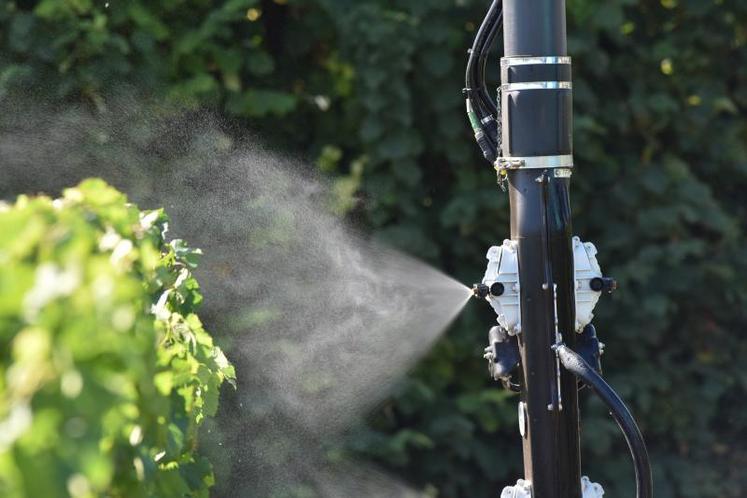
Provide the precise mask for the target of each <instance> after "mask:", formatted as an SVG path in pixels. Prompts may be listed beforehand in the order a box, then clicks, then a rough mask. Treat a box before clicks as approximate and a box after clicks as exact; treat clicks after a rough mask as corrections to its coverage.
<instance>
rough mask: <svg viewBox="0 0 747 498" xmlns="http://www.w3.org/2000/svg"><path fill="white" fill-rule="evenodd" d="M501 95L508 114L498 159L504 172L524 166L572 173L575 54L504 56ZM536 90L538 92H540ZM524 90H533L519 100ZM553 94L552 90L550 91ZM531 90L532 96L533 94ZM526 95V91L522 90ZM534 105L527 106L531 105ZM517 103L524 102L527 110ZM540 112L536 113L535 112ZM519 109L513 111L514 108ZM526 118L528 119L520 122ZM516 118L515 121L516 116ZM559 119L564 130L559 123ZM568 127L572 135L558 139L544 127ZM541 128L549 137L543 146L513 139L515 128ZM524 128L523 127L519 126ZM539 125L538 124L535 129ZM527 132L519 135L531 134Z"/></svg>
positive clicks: (503, 116)
mask: <svg viewBox="0 0 747 498" xmlns="http://www.w3.org/2000/svg"><path fill="white" fill-rule="evenodd" d="M501 81H502V84H501V86H500V96H499V99H500V101H501V106H500V109H501V112H502V116H500V117H499V119H500V120H501V122H502V127H501V128H502V143H503V150H502V152H503V155H502V157H499V158H498V159H497V160H496V161H495V163H494V166H495V169H496V170H497V171H498V173H499V174H505V173H506V172H507V171H509V170H518V169H555V168H557V169H562V170H567V171H562V174H561V175H556V176H570V168H573V153H572V146H571V136H570V134H571V130H570V121H569V118H570V105H571V90H572V89H573V83H572V82H571V58H570V57H568V56H538V57H523V56H513V57H503V58H502V59H501ZM535 91H536V93H535ZM518 92H529V93H528V94H527V96H526V97H524V98H523V99H522V101H521V102H518V103H517V101H516V100H515V99H516V98H517V95H518ZM545 92H547V93H545ZM530 94H531V96H530ZM522 95H524V94H523V93H522ZM527 105H529V106H531V107H530V108H527V107H526V106H527ZM517 106H521V111H522V112H518V111H519V109H518V108H517ZM532 110H536V112H532ZM512 111H513V112H512ZM519 116H521V117H522V118H523V117H524V116H526V117H527V118H526V119H529V121H527V120H526V119H525V120H523V121H521V122H518V121H516V119H520V118H519ZM512 118H513V119H512ZM555 119H557V120H558V123H557V124H559V125H561V126H560V127H559V128H558V127H555V124H554V121H555ZM547 125H552V129H554V130H557V129H563V130H566V132H567V133H566V135H567V136H566V135H563V136H561V137H560V138H558V140H557V142H555V141H553V139H554V138H555V137H557V135H554V136H553V135H551V134H548V133H543V131H545V130H544V129H543V127H546V126H547ZM532 126H535V127H536V128H537V131H538V132H539V134H540V135H544V136H545V137H548V140H547V141H545V144H544V146H543V147H541V148H540V149H537V148H535V149H532V147H531V146H532V145H534V143H532V144H529V146H527V144H525V143H517V141H516V140H513V141H512V136H513V133H512V130H513V129H517V130H523V131H524V132H525V131H526V130H527V127H532ZM516 127H518V128H516ZM532 129H533V128H532ZM526 135H527V133H521V135H518V136H522V137H523V136H526Z"/></svg>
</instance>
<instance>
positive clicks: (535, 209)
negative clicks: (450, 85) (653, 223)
mask: <svg viewBox="0 0 747 498" xmlns="http://www.w3.org/2000/svg"><path fill="white" fill-rule="evenodd" d="M503 16H504V17H503V23H504V52H505V57H504V58H503V60H502V61H501V68H502V71H501V80H502V86H501V94H502V109H503V137H502V138H503V140H502V146H503V154H502V155H503V157H504V158H505V162H504V163H503V165H504V167H505V174H506V178H507V180H508V186H509V194H510V203H511V238H512V239H513V240H515V241H517V242H518V255H519V256H518V257H519V269H520V272H519V275H520V280H519V282H520V288H521V330H522V332H521V334H519V348H520V352H521V368H522V377H523V379H522V380H523V382H522V395H521V397H522V402H523V405H522V407H521V409H523V410H526V411H525V419H526V429H525V431H524V438H523V440H524V441H523V442H524V473H525V477H524V478H525V479H526V480H528V481H530V482H531V483H532V489H533V496H534V498H581V484H580V482H581V463H580V455H579V421H578V420H579V419H578V397H577V386H576V379H575V378H574V377H573V376H572V375H571V374H569V373H567V372H565V371H564V370H563V371H559V368H558V361H557V358H556V355H555V352H554V351H553V349H552V346H553V345H554V344H555V343H556V342H558V336H557V334H558V333H560V334H562V338H563V340H564V341H565V342H566V344H568V345H569V346H571V347H572V346H573V344H574V342H575V335H576V334H575V327H574V325H575V304H574V280H573V251H572V245H571V215H570V204H569V192H568V191H569V183H570V171H571V170H570V167H571V166H572V164H573V162H572V152H573V151H572V139H571V119H572V118H571V116H572V106H571V92H572V90H571V66H570V59H569V58H568V57H567V42H566V23H565V1H564V0H504V1H503ZM556 315H557V327H556V323H555V319H556ZM558 375H560V381H558Z"/></svg>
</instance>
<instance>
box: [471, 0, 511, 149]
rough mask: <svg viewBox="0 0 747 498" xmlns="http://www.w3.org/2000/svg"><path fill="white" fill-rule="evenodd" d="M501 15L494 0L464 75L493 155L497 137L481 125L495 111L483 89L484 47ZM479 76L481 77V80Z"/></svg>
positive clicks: (490, 38)
mask: <svg viewBox="0 0 747 498" xmlns="http://www.w3.org/2000/svg"><path fill="white" fill-rule="evenodd" d="M502 15H503V12H502V2H501V0H494V1H493V3H492V4H491V6H490V9H489V10H488V13H487V14H486V16H485V19H483V22H482V23H481V24H480V27H479V29H478V30H477V34H476V35H475V41H474V42H473V44H472V49H471V50H470V55H469V59H468V60H467V70H466V77H465V80H466V89H467V95H466V97H467V100H468V101H469V102H470V103H471V105H472V109H473V111H474V112H475V114H476V116H477V118H478V121H479V126H480V128H481V129H482V130H483V132H484V133H483V134H484V140H486V141H487V142H488V147H489V148H490V149H492V151H491V152H492V153H493V154H492V155H493V156H494V155H495V151H496V150H497V144H496V140H497V137H493V136H492V135H493V134H492V133H490V132H485V130H484V125H483V120H484V119H485V118H488V117H490V118H493V119H495V117H494V116H495V113H496V112H497V111H496V110H495V104H494V103H493V102H492V100H491V99H490V98H489V95H488V94H487V90H486V89H485V82H484V65H485V57H486V56H487V50H485V47H486V46H487V45H488V44H489V43H490V42H492V40H494V39H495V36H496V34H497V32H498V29H499V28H498V26H499V25H500V23H499V22H497V21H499V20H500V19H502ZM481 65H482V69H481ZM480 78H482V80H481V79H480ZM486 98H487V100H486ZM491 109H492V112H491Z"/></svg>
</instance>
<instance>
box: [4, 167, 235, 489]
mask: <svg viewBox="0 0 747 498" xmlns="http://www.w3.org/2000/svg"><path fill="white" fill-rule="evenodd" d="M167 220H168V218H167V216H166V215H165V214H164V212H163V211H162V210H156V211H140V210H139V209H138V208H137V207H136V206H134V205H132V204H129V203H128V202H127V198H126V197H125V196H124V195H123V194H122V193H120V192H118V191H117V190H115V189H114V188H112V187H110V186H108V185H107V184H106V183H104V182H103V181H102V180H86V181H84V182H83V183H81V184H80V185H79V186H78V187H76V188H72V189H68V190H65V192H64V195H63V196H62V198H60V199H55V200H52V199H50V198H48V197H35V198H31V197H26V196H20V197H19V198H18V199H17V201H16V203H15V205H13V206H9V205H4V206H3V207H2V208H0V234H2V236H0V496H4V497H8V498H16V497H45V498H55V497H67V496H72V497H93V496H111V497H128V498H132V497H140V496H163V497H172V496H186V495H188V496H204V497H207V496H208V490H209V488H210V487H211V486H212V484H213V473H212V468H211V465H210V463H209V462H208V461H207V460H206V459H205V458H204V457H201V456H200V455H199V454H197V430H198V427H199V426H200V424H201V423H202V422H203V420H204V419H205V417H209V416H212V415H214V414H215V412H216V409H217V406H218V397H219V389H220V386H221V384H222V383H223V382H226V381H228V382H230V383H233V382H234V378H235V375H234V370H233V367H232V366H231V365H230V364H229V362H228V361H227V359H226V357H225V356H224V354H223V353H222V351H221V350H220V349H219V348H218V347H217V346H215V345H214V344H213V340H212V338H211V336H210V335H209V334H208V333H207V332H206V331H205V330H204V329H203V327H202V324H201V323H200V319H199V318H198V316H197V315H196V314H195V310H196V309H197V307H198V306H199V304H200V302H201V300H202V296H201V295H200V292H199V286H198V284H197V281H196V280H195V279H194V278H193V276H192V270H193V269H194V268H195V266H196V262H197V259H198V257H199V255H200V251H199V250H197V249H190V248H189V247H187V246H186V245H185V244H184V242H183V241H181V240H172V241H170V242H167V241H166V240H165V238H164V235H165V233H166V230H167V226H168V225H167Z"/></svg>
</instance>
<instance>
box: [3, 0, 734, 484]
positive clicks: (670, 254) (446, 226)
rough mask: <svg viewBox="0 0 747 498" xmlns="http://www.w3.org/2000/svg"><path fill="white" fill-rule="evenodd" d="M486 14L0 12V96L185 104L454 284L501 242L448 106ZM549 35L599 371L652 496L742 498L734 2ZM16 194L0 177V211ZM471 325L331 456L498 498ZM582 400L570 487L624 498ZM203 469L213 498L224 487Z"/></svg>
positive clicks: (258, 9) (617, 8)
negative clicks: (575, 478) (271, 153)
mask: <svg viewBox="0 0 747 498" xmlns="http://www.w3.org/2000/svg"><path fill="white" fill-rule="evenodd" d="M487 6H488V2H487V1H475V0H450V1H449V0H389V1H384V0H360V1H354V2H353V1H341V0H263V1H259V0H228V1H209V0H164V1H160V2H155V1H153V2H145V1H137V0H129V1H118V0H110V1H109V2H104V1H95V2H94V1H91V0H43V1H41V2H34V1H8V2H3V3H2V4H1V5H0V36H2V41H1V42H0V97H2V98H3V99H6V98H11V97H12V96H15V95H18V94H19V93H20V94H24V93H25V94H27V95H28V94H29V93H30V92H33V93H34V94H36V92H43V93H44V94H45V95H51V96H52V99H53V102H59V103H77V104H80V105H81V106H84V107H85V108H87V109H90V112H92V113H96V112H104V110H105V109H106V106H107V98H108V97H109V96H111V95H113V94H118V93H125V92H135V93H144V94H146V95H148V96H151V97H154V98H158V99H164V101H170V102H175V103H177V104H178V105H180V106H187V107H191V108H193V109H201V108H205V107H207V108H209V109H212V110H214V111H216V112H217V113H218V114H219V115H223V116H225V117H226V118H227V119H230V120H231V122H232V123H236V124H235V126H233V128H232V132H233V133H234V134H235V135H236V136H238V137H240V136H241V135H242V134H243V133H245V130H251V131H252V133H253V134H256V135H257V136H259V137H261V138H262V140H263V141H265V142H266V143H268V144H269V147H270V148H273V147H278V148H279V149H281V150H283V151H290V153H291V154H293V155H297V156H300V157H303V158H306V159H307V160H308V161H309V163H310V164H313V165H314V166H313V167H314V168H315V169H317V170H319V171H321V173H322V174H324V175H328V176H329V177H330V178H331V179H332V181H334V185H335V189H336V192H337V194H338V200H339V203H338V206H337V207H338V210H339V211H340V213H341V216H346V217H348V218H349V219H350V220H352V221H354V222H355V223H356V224H358V225H360V226H363V227H365V229H366V230H368V231H370V232H372V233H374V234H375V235H376V236H377V238H380V239H382V240H385V241H387V242H388V243H390V244H392V245H394V246H396V247H400V248H403V249H404V250H406V251H407V252H409V253H411V254H413V255H415V256H417V257H420V258H423V259H425V260H427V261H429V262H431V263H432V264H434V265H435V266H436V267H438V268H440V269H442V270H444V271H445V272H447V273H449V274H451V275H454V276H455V277H457V278H459V279H460V280H461V281H463V282H472V281H473V280H476V279H477V278H478V276H479V275H480V274H481V272H482V270H483V265H484V254H485V250H486V248H487V247H488V246H490V245H492V244H494V243H496V242H500V241H501V240H502V239H503V238H504V237H505V236H507V234H508V202H507V197H506V196H505V195H503V194H501V193H500V191H499V190H498V189H497V187H496V185H495V175H494V172H493V171H492V169H491V168H490V166H489V165H487V164H486V163H485V162H484V161H483V160H482V159H481V158H480V157H479V154H478V150H477V147H476V146H475V144H474V143H473V140H472V137H471V134H470V130H469V126H468V124H467V120H466V117H465V116H464V109H463V108H464V104H463V101H462V97H461V88H462V86H463V81H462V80H463V66H464V64H465V61H466V50H467V48H468V47H469V45H470V44H471V40H472V36H473V34H474V31H475V28H476V25H477V24H479V21H480V20H481V19H482V16H483V14H484V11H485V10H486V9H487ZM568 37H569V52H570V55H572V56H573V58H574V106H575V118H574V119H575V138H574V140H575V157H576V172H575V174H574V179H573V190H572V196H573V197H572V206H573V210H574V221H575V232H576V233H577V234H578V235H580V236H581V237H582V238H583V240H590V241H593V242H594V243H595V244H596V245H597V247H598V248H599V250H600V255H599V260H600V263H601V264H602V266H603V267H604V268H605V270H606V273H608V274H610V275H612V276H614V277H616V278H617V280H618V282H619V284H620V290H619V291H618V292H617V293H616V294H615V295H614V296H612V297H611V298H609V299H604V300H603V301H602V302H601V303H600V305H599V306H598V308H597V318H596V321H595V323H596V325H597V330H598V331H599V334H600V336H601V339H602V341H604V342H605V343H606V344H607V349H606V354H605V356H604V358H603V364H604V367H605V369H606V376H607V378H608V380H609V381H610V382H611V383H612V384H613V386H615V387H616V388H617V389H618V390H619V392H620V394H621V396H622V397H623V398H625V399H626V400H627V401H628V402H629V404H630V407H631V408H632V410H633V412H634V413H635V414H636V416H637V418H638V420H639V422H640V424H641V427H642V429H643V432H644V433H645V434H646V437H647V440H648V444H649V449H650V452H651V455H652V460H653V462H654V478H655V487H656V493H657V496H659V497H660V498H670V497H714V498H716V497H719V498H725V497H742V496H745V495H747V472H745V471H744V469H745V467H747V403H745V401H744V400H745V395H746V394H747V370H745V368H744V365H745V364H747V337H745V325H744V324H745V322H746V320H745V318H746V316H745V315H746V313H745V311H744V310H745V301H746V300H747V279H745V278H744V276H745V274H747V273H746V272H745V270H747V250H746V249H745V246H746V242H747V238H746V237H745V230H746V229H747V226H746V223H745V214H746V210H747V197H746V196H745V195H744V191H745V187H747V150H746V149H747V120H746V119H745V113H746V111H747V3H746V2H744V1H739V0H661V1H654V0H640V1H637V2H636V1H634V0H607V1H605V2H594V1H591V0H568ZM498 57H499V53H498V52H497V53H496V54H495V57H494V58H493V63H492V64H491V71H492V72H491V81H493V82H496V83H497V81H498V80H497V58H498ZM3 120H5V122H6V127H7V126H12V116H7V115H6V116H3ZM8 120H10V122H11V123H10V124H7V122H8ZM163 167H164V168H168V167H171V168H177V167H178V166H177V165H173V164H167V165H165V166H163ZM94 172H95V169H94ZM123 174H126V173H123ZM38 185H40V183H39V181H38V179H29V178H24V177H22V176H18V175H15V176H5V177H3V178H0V195H1V196H2V197H5V198H12V197H14V195H15V194H18V193H21V192H25V191H27V190H29V189H36V188H38ZM179 235H180V236H183V237H185V238H187V239H189V234H179ZM484 311H485V310H476V309H473V307H470V309H468V310H467V312H465V314H464V315H463V316H462V317H461V318H460V320H459V321H458V323H456V324H455V326H454V327H452V329H451V330H450V332H449V334H448V335H447V336H446V337H445V338H444V339H442V340H441V341H440V342H439V343H438V345H437V346H436V348H435V349H434V350H433V351H432V352H431V353H430V354H429V355H428V357H427V358H426V359H425V360H424V361H423V362H422V363H421V364H420V365H419V366H418V367H417V369H416V370H415V371H414V372H413V373H412V375H411V376H410V377H409V378H408V379H407V380H406V381H405V384H404V386H403V388H402V389H401V390H400V391H398V393H397V394H396V396H394V397H393V398H392V399H391V400H389V401H388V402H387V403H386V404H385V405H384V406H382V407H381V409H380V410H379V411H378V412H377V413H375V414H373V415H372V417H371V420H370V423H369V426H368V427H367V428H365V429H362V430H360V431H357V432H356V434H355V435H354V437H353V438H352V439H351V441H350V447H351V449H352V451H354V452H356V453H359V454H361V455H363V456H365V457H366V458H369V459H373V460H374V461H376V462H378V463H380V464H381V465H382V466H383V467H385V468H386V469H388V470H390V471H392V472H393V473H395V474H397V475H400V476H402V477H403V478H404V479H405V480H407V481H408V482H410V483H412V484H414V485H415V486H417V487H419V488H428V489H435V490H438V493H439V496H443V497H467V496H470V497H476V496H497V494H498V491H499V490H500V487H501V486H502V485H505V484H507V483H508V482H509V481H512V480H514V479H515V478H516V477H517V476H518V474H519V472H520V468H521V459H520V440H519V437H518V435H517V431H516V424H515V401H516V400H515V399H510V398H509V399H508V400H505V399H504V397H501V396H496V395H495V390H496V389H499V386H497V385H496V384H493V383H491V382H489V380H488V378H487V373H486V371H485V368H484V367H485V365H484V364H483V362H482V360H481V359H480V352H481V349H482V345H483V342H484V341H485V333H486V332H487V329H488V327H489V326H490V324H491V322H492V318H491V317H490V314H488V313H485V312H484ZM208 325H209V324H208ZM210 329H211V330H212V331H213V332H214V334H215V335H216V336H217V337H218V338H219V342H220V336H221V330H219V329H218V328H217V327H213V326H210ZM229 356H230V349H229ZM239 368H240V366H239ZM228 402H229V403H230V399H229V401H228ZM582 403H583V422H582V423H583V443H584V462H585V464H584V472H585V473H586V474H589V475H590V476H591V477H592V479H593V480H595V481H598V482H602V483H604V485H605V488H606V489H607V493H608V495H609V496H632V488H631V484H632V470H630V464H629V462H628V456H627V451H626V449H625V446H624V442H623V440H622V438H621V436H620V435H619V434H618V431H617V428H616V427H615V426H614V423H613V422H612V420H611V419H610V418H609V417H608V415H607V414H606V413H605V411H604V409H603V407H602V406H601V405H600V404H598V403H596V402H595V401H594V400H591V399H589V398H588V397H586V396H582ZM223 474H225V475H224V476H223V479H227V480H228V481H225V482H224V483H223V484H221V482H220V479H221V473H219V475H218V478H219V482H218V489H219V491H218V493H223V495H225V496H231V492H230V490H231V481H230V480H231V479H237V477H236V476H231V475H230V473H223ZM221 489H222V491H221Z"/></svg>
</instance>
